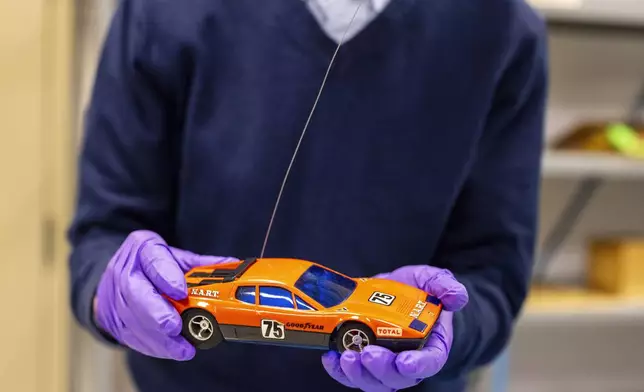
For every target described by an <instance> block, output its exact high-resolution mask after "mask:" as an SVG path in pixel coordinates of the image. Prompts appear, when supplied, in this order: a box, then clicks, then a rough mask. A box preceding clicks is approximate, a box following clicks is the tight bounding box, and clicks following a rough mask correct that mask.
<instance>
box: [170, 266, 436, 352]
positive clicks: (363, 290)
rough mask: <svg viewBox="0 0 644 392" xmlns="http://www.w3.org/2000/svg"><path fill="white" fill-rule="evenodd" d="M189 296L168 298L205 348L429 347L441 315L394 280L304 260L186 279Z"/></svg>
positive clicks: (211, 270)
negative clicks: (236, 345) (241, 344)
mask: <svg viewBox="0 0 644 392" xmlns="http://www.w3.org/2000/svg"><path fill="white" fill-rule="evenodd" d="M186 280H187V283H188V297H187V298H186V299H184V300H182V301H175V300H172V299H170V298H168V300H169V301H170V302H171V303H172V304H173V306H174V307H175V308H176V309H177V311H178V312H179V313H180V314H181V316H182V319H183V332H182V334H183V336H184V337H185V338H186V339H187V340H188V341H189V342H190V343H192V344H193V345H194V346H195V347H196V348H198V349H209V348H213V347H215V346H216V345H217V344H219V343H220V342H221V341H222V340H225V341H227V342H248V343H256V344H277V345H284V346H290V347H301V348H314V349H323V350H328V349H331V350H336V351H338V352H343V351H345V350H354V351H361V350H362V349H363V348H364V347H365V346H367V345H369V344H377V345H379V346H383V347H387V348H389V349H390V350H392V351H395V352H400V351H405V350H415V349H419V348H421V347H422V346H423V345H424V343H425V341H426V339H427V337H428V336H429V333H430V331H431V329H432V326H433V325H434V323H435V322H436V320H437V318H438V316H439V315H440V312H441V309H442V305H441V303H440V301H439V300H438V298H436V297H434V296H432V295H428V294H427V293H425V292H424V291H422V290H419V289H417V288H415V287H411V286H408V285H405V284H402V283H398V282H395V281H391V280H385V279H376V278H358V279H354V278H350V277H348V276H345V275H343V274H340V273H338V272H335V271H333V270H331V269H328V268H326V267H323V266H321V265H319V264H316V263H313V262H310V261H305V260H297V259H247V260H244V261H238V262H232V263H225V264H218V265H216V266H211V267H198V268H195V269H193V270H191V271H189V272H188V273H187V274H186Z"/></svg>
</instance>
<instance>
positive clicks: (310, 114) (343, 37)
mask: <svg viewBox="0 0 644 392" xmlns="http://www.w3.org/2000/svg"><path fill="white" fill-rule="evenodd" d="M362 4H363V2H360V3H359V4H358V7H356V11H355V12H354V13H353V16H352V17H351V20H350V21H349V25H348V26H347V28H346V30H345V31H344V34H343V35H342V39H341V40H340V42H339V43H338V46H337V47H336V48H335V52H334V53H333V57H331V61H330V62H329V67H328V68H327V70H326V74H325V75H324V79H323V80H322V85H321V86H320V90H319V91H318V95H317V97H316V98H315V102H314V103H313V108H312V109H311V112H310V113H309V118H308V119H307V120H306V124H305V125H304V129H303V130H302V133H301V134H300V140H298V142H297V146H296V147H295V152H294V153H293V156H292V157H291V163H289V165H288V169H286V175H284V179H283V180H282V186H281V188H280V191H279V193H278V194H277V201H276V202H275V206H274V207H273V214H272V215H271V220H270V222H269V223H268V229H267V230H266V237H264V245H263V246H262V252H261V253H260V256H259V257H260V258H263V257H264V252H265V251H266V245H267V244H268V237H269V236H270V235H271V229H272V228H273V221H274V220H275V215H277V208H278V207H279V204H280V200H281V199H282V194H283V193H284V188H285V187H286V181H287V180H288V176H289V174H290V173H291V168H292V167H293V162H295V157H296V156H297V153H298V151H299V150H300V145H301V144H302V140H303V139H304V135H305V134H306V130H307V129H308V128H309V124H310V123H311V119H312V118H313V113H315V109H316V107H317V106H318V102H319V101H320V96H322V91H324V86H325V85H326V80H327V78H328V77H329V73H331V68H332V67H333V63H334V62H335V58H336V56H337V55H338V52H339V51H340V47H341V46H342V44H344V40H345V38H346V36H347V33H348V32H349V29H350V28H351V25H352V24H353V21H354V20H355V18H356V15H358V11H360V7H362Z"/></svg>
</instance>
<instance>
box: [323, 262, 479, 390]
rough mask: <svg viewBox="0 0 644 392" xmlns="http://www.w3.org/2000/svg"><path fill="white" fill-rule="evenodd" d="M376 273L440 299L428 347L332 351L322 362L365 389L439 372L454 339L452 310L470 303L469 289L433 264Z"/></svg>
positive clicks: (411, 382) (408, 383)
mask: <svg viewBox="0 0 644 392" xmlns="http://www.w3.org/2000/svg"><path fill="white" fill-rule="evenodd" d="M376 277H377V278H383V279H391V280H395V281H398V282H402V283H406V284H408V285H411V286H415V287H418V288H420V289H421V290H424V291H425V292H427V293H428V294H432V295H434V296H436V297H438V298H439V299H440V300H441V302H442V304H443V311H442V312H441V315H440V316H439V318H438V320H437V321H436V324H435V325H434V327H433V329H432V332H431V334H430V336H429V339H427V343H426V344H425V347H423V348H422V349H420V350H417V351H405V352H402V353H399V354H395V353H393V352H392V351H390V350H388V349H385V348H383V347H380V346H376V345H370V346H367V347H365V348H364V350H363V351H362V352H361V353H357V352H355V351H351V350H347V351H345V352H344V353H343V354H342V355H340V354H338V353H337V352H335V351H330V352H327V353H325V354H324V355H323V356H322V364H323V365H324V368H325V369H326V371H327V373H329V375H330V376H331V377H332V378H333V379H335V380H336V381H337V382H339V383H340V384H342V385H344V386H346V387H349V388H355V389H360V390H362V391H365V392H391V391H397V390H400V389H405V388H410V387H413V386H415V385H417V384H419V383H420V382H421V381H423V380H424V379H426V378H428V377H432V376H434V375H435V374H437V373H438V372H439V371H440V370H441V369H442V368H443V366H444V365H445V363H446V362H447V358H448V356H449V352H450V349H451V347H452V339H453V333H452V317H453V314H452V312H456V311H459V310H461V309H463V307H464V306H465V305H466V304H467V302H468V300H469V297H468V294H467V290H466V289H465V286H463V285H462V284H461V283H459V282H458V281H457V280H456V278H455V277H454V275H452V273H451V272H449V271H447V270H444V269H440V268H436V267H431V266H407V267H402V268H399V269H397V270H395V271H393V272H391V273H385V274H380V275H377V276H376Z"/></svg>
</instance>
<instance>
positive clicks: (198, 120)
mask: <svg viewBox="0 0 644 392" xmlns="http://www.w3.org/2000/svg"><path fill="white" fill-rule="evenodd" d="M335 48H336V43H335V42H334V41H333V40H332V39H330V38H329V37H328V36H327V35H326V34H325V33H324V32H323V31H322V30H321V29H320V27H319V25H318V24H317V22H316V20H315V18H314V17H313V16H312V15H311V13H310V12H309V11H308V10H307V8H306V5H305V4H304V3H303V2H302V1H299V0H270V1H261V2H260V1H257V0H235V1H224V0H191V1H187V2H186V1H183V2H180V1H168V0H122V1H121V2H120V4H119V8H118V11H117V12H116V14H115V16H114V19H113V21H112V24H111V27H110V30H109V33H108V35H107V38H106V41H105V47H104V50H103V52H102V54H101V60H100V63H99V66H98V69H97V74H96V82H95V85H94V90H93V93H92V97H91V102H90V106H89V108H88V110H87V113H86V121H85V135H84V140H83V145H82V154H81V157H80V163H79V180H78V181H79V183H78V204H77V210H76V214H75V217H74V221H73V224H72V226H71V228H70V231H69V235H70V241H71V244H72V250H73V252H72V255H71V260H70V266H71V288H72V292H71V298H72V305H73V310H74V314H75V315H76V317H77V319H78V320H79V322H80V323H81V324H82V325H83V326H84V327H85V328H87V329H88V330H89V331H92V332H93V333H94V334H95V336H97V338H100V336H101V335H100V334H99V333H98V332H97V330H96V328H95V326H94V324H93V322H92V311H91V308H92V299H93V296H94V294H95V292H96V286H97V284H98V281H99V279H100V277H101V274H102V273H103V271H104V270H105V268H106V265H107V263H108V262H109V260H110V258H111V257H112V255H113V254H114V253H115V251H116V250H117V249H118V247H119V246H120V244H121V242H122V241H123V240H124V238H125V237H126V236H127V235H128V234H129V233H130V232H131V231H134V230H138V229H145V230H152V231H155V232H157V233H159V234H160V235H161V236H162V237H163V238H165V239H166V241H167V242H168V243H169V244H170V245H172V246H176V247H179V248H183V249H187V250H190V251H193V252H197V253H202V254H211V255H222V256H236V257H239V258H245V257H254V256H258V255H259V253H260V250H261V248H262V244H263V240H264V236H265V231H266V229H267V226H268V222H269V220H270V216H271V213H272V211H273V206H274V203H275V200H276V196H277V193H278V191H279V189H280V186H281V183H282V179H283V177H284V174H285V172H286V169H287V167H288V165H289V163H290V160H291V157H292V154H293V151H294V149H295V146H296V145H297V142H298V139H299V137H300V134H301V132H302V129H303V126H304V124H305V123H306V121H307V118H308V116H309V113H310V110H311V107H312V105H313V102H314V101H315V98H316V95H317V92H318V89H319V87H320V84H321V82H322V79H323V77H324V74H325V72H326V68H327V66H328V64H329V60H330V58H331V56H332V54H333V51H334V50H335ZM546 63H547V59H546V36H545V28H544V23H543V21H542V20H541V19H540V18H539V17H538V16H537V15H536V14H535V13H534V12H533V11H532V9H531V8H529V7H528V6H527V5H526V4H525V3H524V2H523V1H520V0H489V1H484V2H483V1H479V0H459V1H453V0H432V1H426V0H395V1H392V2H391V3H390V4H388V6H387V7H386V8H385V9H384V10H383V12H382V13H381V14H379V15H378V16H377V17H376V18H375V19H374V20H373V21H372V22H371V23H370V24H369V25H368V26H366V28H364V29H363V30H362V31H361V32H360V33H359V34H358V35H356V36H355V37H354V38H352V39H351V40H350V41H349V42H347V43H346V44H345V45H344V46H343V47H342V48H341V50H340V52H339V54H338V57H337V60H336V64H335V66H334V67H333V69H332V72H331V73H330V75H329V79H328V82H327V84H326V88H325V90H324V93H323V94H322V96H321V98H320V101H319V103H318V106H317V110H316V112H315V114H314V116H313V117H312V119H311V123H310V126H309V128H308V131H307V133H306V135H305V137H304V139H303V141H302V145H301V147H300V150H299V153H298V156H297V159H296V160H295V162H294V166H293V169H292V171H291V173H290V177H289V179H288V182H287V184H286V187H285V190H284V194H283V197H282V199H281V204H280V208H279V209H278V212H277V216H276V219H275V222H274V226H273V231H272V234H271V237H270V241H269V243H268V247H267V250H266V255H265V256H266V257H294V258H302V259H307V260H312V261H315V262H319V263H321V264H323V265H326V266H328V267H330V268H333V269H335V270H337V271H340V272H342V273H345V274H347V275H349V276H355V277H363V276H373V275H375V274H378V273H381V272H387V271H391V270H394V269H396V268H398V267H401V266H404V265H433V266H437V267H440V268H448V269H449V270H451V271H452V272H453V273H454V274H455V276H456V277H457V278H458V279H459V280H460V281H462V282H463V283H464V284H465V286H466V287H467V289H468V292H469V296H470V301H469V303H468V305H467V306H466V307H465V309H464V310H462V311H460V312H456V313H454V314H453V317H454V321H453V333H454V338H453V344H452V346H451V353H450V357H449V360H448V362H447V364H446V365H445V367H444V368H443V369H442V371H441V372H440V373H439V374H437V375H436V376H434V377H431V378H429V379H427V380H426V381H424V382H423V383H422V384H420V385H419V386H418V387H416V388H412V389H410V391H421V390H428V391H432V392H442V391H449V392H458V391H463V390H464V383H465V381H464V380H465V377H466V375H467V374H468V373H469V372H470V371H472V370H473V369H476V368H477V367H478V366H481V365H483V364H487V363H489V362H490V361H491V360H492V359H493V358H494V357H495V356H496V355H498V354H499V352H500V351H501V350H502V349H503V348H504V346H505V344H506V343H507V342H508V339H509V337H510V335H511V332H512V326H513V323H514V321H515V319H516V317H517V315H518V314H519V312H520V310H521V307H522V305H523V303H524V300H525V297H526V293H527V291H528V287H529V281H530V273H531V269H532V265H533V248H534V245H535V236H536V234H535V233H536V224H537V215H538V214H537V199H538V188H539V167H540V157H541V149H542V135H543V132H542V131H543V129H542V128H543V117H544V107H545V99H546V98H545V97H546V90H547V71H546ZM287 333H288V331H287ZM320 354H321V353H320V352H319V351H315V350H304V349H294V348H283V347H273V346H264V345H248V344H238V343H225V344H222V345H220V346H218V347H217V348H216V349H213V350H211V351H200V352H199V353H198V354H197V356H196V357H195V358H194V359H193V360H192V361H189V362H172V361H167V360H162V359H154V358H149V357H146V356H144V355H141V354H138V353H136V352H133V351H129V352H128V360H129V365H130V369H131V371H132V375H133V378H134V380H135V382H136V384H137V387H138V390H139V391H141V392H166V391H167V392H177V391H197V390H199V391H206V390H208V391H217V392H233V391H255V390H263V391H273V390H289V391H291V390H292V391H302V390H306V391H308V392H317V391H320V392H322V391H324V392H329V391H341V390H345V389H346V388H344V387H342V386H341V385H340V384H338V383H337V382H335V381H334V380H332V379H331V378H330V377H329V376H328V375H327V374H326V373H325V371H324V369H323V367H322V364H321V362H320Z"/></svg>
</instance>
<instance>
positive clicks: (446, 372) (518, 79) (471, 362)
mask: <svg viewBox="0 0 644 392" xmlns="http://www.w3.org/2000/svg"><path fill="white" fill-rule="evenodd" d="M526 21H528V24H527V26H528V28H529V29H530V31H529V34H526V33H525V32H524V31H523V30H525V29H526V25H525V24H524V23H526ZM519 23H521V24H522V26H521V28H520V29H521V30H522V32H521V34H518V33H517V32H516V31H515V32H514V34H513V36H514V38H513V41H514V47H513V48H511V50H509V51H508V53H509V56H508V58H509V60H508V61H506V64H508V65H507V66H506V67H505V70H504V72H503V73H502V76H501V78H500V81H499V83H498V85H497V86H498V87H497V91H496V94H495V97H494V100H493V103H492V108H491V110H490V112H489V116H488V119H487V123H486V128H485V129H484V131H483V135H482V137H481V140H480V141H479V145H478V151H477V158H476V160H475V162H474V164H473V166H472V169H471V171H470V174H469V177H468V178H467V180H466V182H465V184H464V186H463V188H462V191H461V193H460V195H459V198H458V200H457V202H456V205H455V206H454V208H453V210H452V213H451V216H450V220H449V222H448V224H447V227H446V230H445V232H444V235H443V237H442V239H441V241H440V244H439V247H438V251H437V253H436V257H435V260H434V264H435V265H437V266H439V267H443V268H448V269H450V270H451V271H452V272H453V273H454V274H455V275H456V277H457V279H459V280H460V281H461V282H462V283H463V284H464V285H465V286H466V287H467V289H468V292H469V295H470V301H469V303H468V305H467V306H466V307H465V308H464V309H463V310H462V311H461V312H457V313H455V314H454V341H453V346H452V351H451V354H450V357H449V360H448V362H447V364H446V366H445V367H444V369H443V370H442V371H441V373H440V374H439V375H438V376H437V377H439V378H454V377H457V376H462V375H465V374H467V373H468V372H470V371H471V370H473V369H475V368H477V367H479V366H483V365H486V364H488V363H489V362H491V361H492V360H493V359H494V358H495V357H496V356H497V355H498V354H499V353H500V352H501V351H502V350H503V349H504V347H505V345H506V344H507V342H508V341H509V338H510V336H511V333H512V329H513V325H514V322H515V320H516V317H517V315H518V314H519V312H520V310H521V308H522V306H523V303H524V301H525V299H526V296H527V292H528V290H529V285H530V277H531V273H532V267H533V262H534V261H533V256H534V247H535V243H536V241H535V240H536V235H537V234H536V232H537V221H538V199H539V189H540V186H539V185H540V163H541V153H542V147H543V125H544V124H543V123H544V113H545V106H546V97H547V85H548V74H547V43H546V39H547V37H546V35H545V28H544V26H542V24H541V21H540V20H537V18H536V17H534V18H532V19H530V18H522V20H521V21H520V22H517V23H516V24H517V25H518V24H519ZM517 36H519V37H521V38H519V39H517V38H516V37H517Z"/></svg>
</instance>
